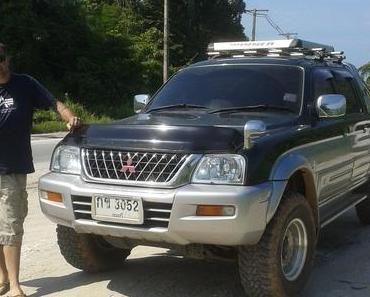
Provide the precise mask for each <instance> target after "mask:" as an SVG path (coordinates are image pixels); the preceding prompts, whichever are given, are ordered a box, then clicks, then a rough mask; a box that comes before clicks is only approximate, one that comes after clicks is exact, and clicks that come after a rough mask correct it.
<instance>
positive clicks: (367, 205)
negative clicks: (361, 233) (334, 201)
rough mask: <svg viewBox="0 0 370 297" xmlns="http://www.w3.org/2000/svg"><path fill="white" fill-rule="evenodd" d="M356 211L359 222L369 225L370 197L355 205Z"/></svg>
mask: <svg viewBox="0 0 370 297" xmlns="http://www.w3.org/2000/svg"><path fill="white" fill-rule="evenodd" d="M369 193H370V191H369ZM369 195H370V194H369ZM356 213H357V217H358V219H359V220H360V222H361V224H364V225H370V198H366V199H365V200H364V201H362V202H361V203H359V204H357V205H356Z"/></svg>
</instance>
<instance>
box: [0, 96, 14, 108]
mask: <svg viewBox="0 0 370 297" xmlns="http://www.w3.org/2000/svg"><path fill="white" fill-rule="evenodd" d="M13 105H14V99H13V98H7V99H5V98H4V97H3V96H0V108H1V107H5V108H6V109H8V108H12V107H13Z"/></svg>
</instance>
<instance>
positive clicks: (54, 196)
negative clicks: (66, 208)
mask: <svg viewBox="0 0 370 297" xmlns="http://www.w3.org/2000/svg"><path fill="white" fill-rule="evenodd" d="M40 193H41V198H42V199H45V200H49V201H52V202H63V196H62V194H60V193H55V192H49V191H40Z"/></svg>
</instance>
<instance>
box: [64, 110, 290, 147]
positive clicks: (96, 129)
mask: <svg viewBox="0 0 370 297" xmlns="http://www.w3.org/2000/svg"><path fill="white" fill-rule="evenodd" d="M296 119H297V118H296V117H295V116H294V115H291V114H289V113H284V114H281V113H238V114H235V113H234V114H208V113H205V112H197V113H191V114H190V113H189V112H168V113H167V112H166V113H164V112H158V113H151V114H138V115H135V116H132V117H129V118H126V119H123V120H120V121H116V122H113V123H110V124H104V125H88V126H84V127H83V128H81V129H79V130H77V131H76V132H74V133H73V134H69V135H68V136H67V137H66V139H65V140H64V142H65V143H68V144H77V145H79V146H83V147H95V148H109V149H124V150H132V151H136V150H146V151H163V152H166V151H171V152H188V153H217V152H236V151H237V150H239V149H240V148H242V147H243V143H244V136H243V129H244V125H245V123H246V122H247V121H249V120H261V121H263V122H264V123H265V124H266V126H267V129H268V130H276V129H277V130H280V129H279V128H284V127H286V126H291V125H294V124H293V122H295V121H296Z"/></svg>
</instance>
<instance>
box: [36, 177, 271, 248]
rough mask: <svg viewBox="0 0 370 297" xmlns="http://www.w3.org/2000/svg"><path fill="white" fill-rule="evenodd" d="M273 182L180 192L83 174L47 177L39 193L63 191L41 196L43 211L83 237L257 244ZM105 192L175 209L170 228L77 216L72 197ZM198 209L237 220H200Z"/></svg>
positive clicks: (184, 188)
mask: <svg viewBox="0 0 370 297" xmlns="http://www.w3.org/2000/svg"><path fill="white" fill-rule="evenodd" d="M272 188H273V182H266V183H263V184H259V185H257V186H248V187H247V186H224V185H199V184H189V185H185V186H182V187H179V188H176V189H153V188H142V187H132V186H119V185H103V184H94V183H87V182H85V181H83V180H82V179H81V178H80V177H79V176H75V175H65V174H58V173H48V174H46V175H44V176H43V177H41V178H40V181H39V190H40V191H50V192H58V193H61V194H62V196H63V203H57V202H51V201H48V200H46V199H44V198H42V195H41V192H40V195H39V196H40V205H41V209H42V211H43V213H44V214H45V215H46V216H47V217H48V218H49V219H51V220H52V221H54V222H56V223H57V224H61V225H65V226H69V227H71V228H73V229H75V230H76V232H79V233H93V234H99V235H102V236H113V237H119V238H129V239H135V240H138V241H143V242H148V241H149V242H157V243H160V242H164V243H169V244H179V245H187V244H214V245H228V246H236V245H246V244H256V243H257V242H258V241H259V240H260V238H261V236H262V234H263V232H264V230H265V228H266V212H267V208H268V202H269V197H270V196H271V192H272ZM94 194H106V195H115V196H125V197H141V198H142V199H143V202H144V203H149V204H151V205H155V203H157V204H161V205H171V207H170V215H169V220H168V225H167V226H165V227H163V226H160V227H159V226H154V227H153V226H145V225H144V226H141V225H127V224H117V223H109V222H98V221H94V220H92V219H91V218H86V217H85V218H80V217H78V216H77V215H76V209H75V208H74V204H73V202H72V201H73V197H84V198H88V197H90V198H91V197H92V196H93V195H94ZM197 205H228V206H234V207H235V208H236V212H235V215H234V216H230V217H229V216H212V217H201V216H196V208H197Z"/></svg>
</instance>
